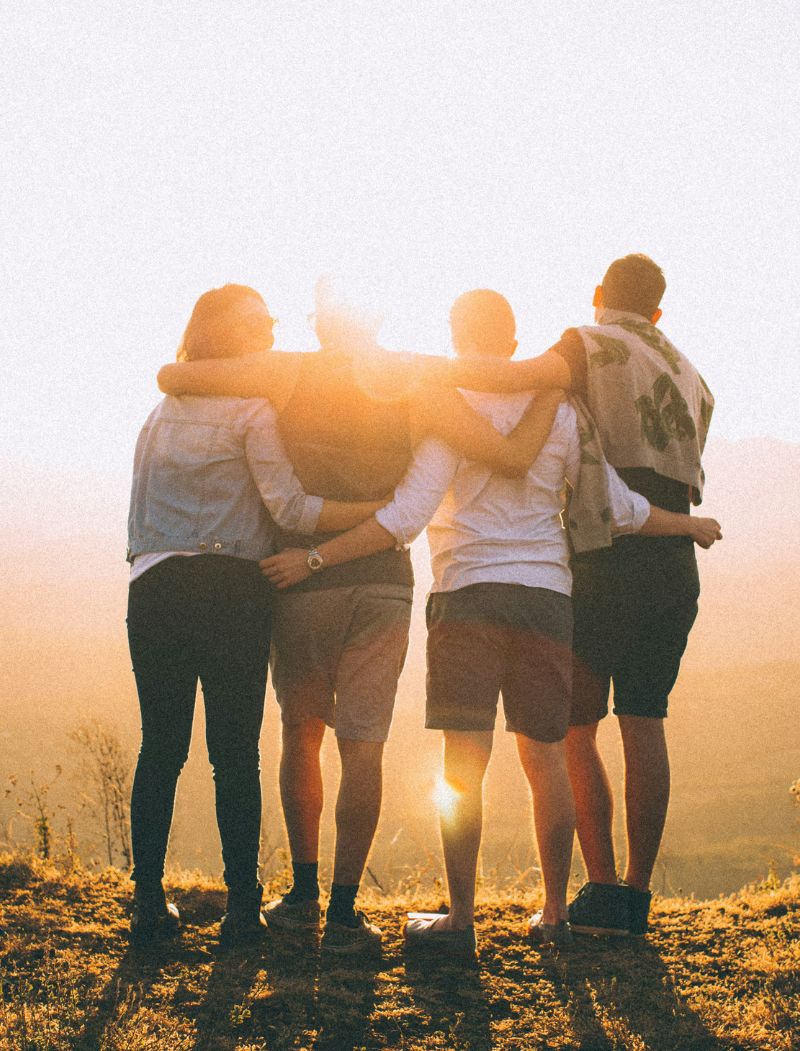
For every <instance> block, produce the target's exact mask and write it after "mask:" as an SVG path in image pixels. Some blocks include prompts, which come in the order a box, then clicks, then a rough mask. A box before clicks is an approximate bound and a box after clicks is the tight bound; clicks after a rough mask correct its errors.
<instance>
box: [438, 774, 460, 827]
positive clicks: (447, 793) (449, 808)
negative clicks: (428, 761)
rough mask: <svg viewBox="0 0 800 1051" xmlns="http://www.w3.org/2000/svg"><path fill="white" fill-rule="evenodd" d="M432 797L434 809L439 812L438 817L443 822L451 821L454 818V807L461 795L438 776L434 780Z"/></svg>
mask: <svg viewBox="0 0 800 1051" xmlns="http://www.w3.org/2000/svg"><path fill="white" fill-rule="evenodd" d="M432 795H433V801H434V803H435V804H436V809H437V810H438V811H439V816H440V817H441V818H442V819H443V820H445V821H452V820H453V818H454V817H455V813H456V806H457V804H458V801H459V799H460V798H461V793H460V792H459V791H458V790H457V789H455V788H453V786H452V785H451V784H450V782H449V781H446V780H445V779H444V777H442V776H439V777H437V778H436V783H435V785H434V788H433V793H432Z"/></svg>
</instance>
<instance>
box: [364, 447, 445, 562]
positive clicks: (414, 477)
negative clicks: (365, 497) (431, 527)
mask: <svg viewBox="0 0 800 1051" xmlns="http://www.w3.org/2000/svg"><path fill="white" fill-rule="evenodd" d="M457 467H458V456H457V455H456V454H455V453H454V452H453V451H452V450H451V449H450V448H449V447H448V446H446V445H444V444H443V443H442V442H439V441H436V440H435V439H432V438H429V439H426V440H425V441H424V442H421V443H420V445H419V446H418V447H417V449H416V451H415V453H414V459H413V460H412V461H411V466H410V467H409V468H408V471H407V472H406V474H405V475H404V477H403V478H402V479H401V481H400V482H399V484H398V486H397V488H396V489H395V491H394V498H393V499H392V500H391V502H390V503H388V504H387V505H386V506H385V507H382V508H381V509H380V510H379V511H377V512H376V514H375V519H376V521H377V522H378V524H379V525H381V526H383V528H384V529H385V530H386V531H387V532H388V533H391V534H392V536H393V537H394V538H395V540H396V541H397V545H398V547H406V546H407V545H408V544H410V543H411V542H412V541H413V540H415V539H416V538H417V537H418V536H419V534H420V533H421V532H422V530H423V529H424V528H425V526H426V525H427V524H428V522H430V520H431V518H433V515H434V513H435V511H436V508H437V507H438V506H439V504H440V503H441V502H442V499H443V497H444V495H445V493H446V492H447V490H448V489H449V488H450V485H451V483H452V481H453V478H454V477H455V473H456V468H457Z"/></svg>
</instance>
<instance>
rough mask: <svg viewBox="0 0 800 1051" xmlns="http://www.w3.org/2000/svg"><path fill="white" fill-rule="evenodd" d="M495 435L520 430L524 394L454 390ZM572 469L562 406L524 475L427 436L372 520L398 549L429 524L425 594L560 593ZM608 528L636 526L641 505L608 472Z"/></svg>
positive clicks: (566, 581)
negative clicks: (514, 589) (517, 589)
mask: <svg viewBox="0 0 800 1051" xmlns="http://www.w3.org/2000/svg"><path fill="white" fill-rule="evenodd" d="M462 393H463V395H464V397H465V398H466V399H467V401H468V402H469V403H470V404H471V405H472V407H473V408H474V409H475V410H476V411H477V412H480V413H481V414H482V415H483V416H485V417H486V418H487V419H488V420H489V421H490V422H491V423H492V425H493V426H494V427H495V428H496V429H497V430H498V431H499V432H500V433H501V434H509V433H510V432H511V431H512V430H513V429H514V427H516V425H517V424H518V423H519V421H520V419H521V418H522V416H523V414H524V412H525V410H526V409H527V408H528V406H529V404H530V402H531V400H532V398H533V395H531V394H528V393H522V394H479V393H474V392H471V391H469V392H462ZM579 464H580V440H579V437H578V426H577V420H576V416H575V410H574V409H573V408H572V406H571V405H570V404H569V403H567V402H563V403H562V404H561V405H560V406H559V408H558V411H557V412H556V418H555V421H554V423H553V427H552V430H551V432H550V436H549V438H548V440H547V442H546V443H545V445H544V448H543V449H542V451H541V452H540V454H539V456H538V457H537V459H536V461H535V463H534V464H533V466H532V467H531V468H530V470H529V471H528V473H527V474H526V475H525V477H524V478H507V477H505V476H504V475H499V474H493V473H492V471H491V470H490V469H489V468H488V467H485V466H484V465H482V464H479V463H474V462H472V461H469V460H465V459H463V458H462V457H460V456H458V454H457V453H455V452H453V450H452V449H450V448H449V447H448V446H446V445H444V444H443V443H442V442H440V441H436V440H434V439H427V440H426V441H424V442H422V443H420V445H419V446H418V448H417V450H416V452H415V455H414V459H413V461H412V463H411V466H410V467H409V470H408V472H407V474H406V475H405V477H404V478H403V480H402V481H401V483H400V484H399V485H398V487H397V489H396V490H395V495H394V499H393V500H392V501H391V503H389V504H387V505H386V507H384V508H381V510H380V511H378V513H377V514H376V516H375V517H376V518H377V520H378V522H379V523H380V524H381V525H382V526H383V528H384V529H386V530H387V531H388V532H389V533H391V534H392V536H394V537H395V539H396V540H397V542H398V544H400V545H406V544H409V543H411V541H412V540H413V539H414V538H415V537H416V536H417V535H418V534H419V533H421V532H422V530H423V529H424V528H425V526H426V524H427V523H429V522H430V524H429V525H428V544H429V546H430V552H431V567H432V569H433V588H432V590H433V591H456V590H458V589H459V588H463V587H467V586H468V585H470V584H482V583H497V584H522V585H525V586H527V587H537V588H547V589H549V590H551V591H558V592H561V593H562V594H564V595H569V594H571V592H572V574H571V572H570V569H569V547H568V544H567V535H566V532H565V530H564V528H563V527H562V524H561V511H562V509H563V506H564V482H565V481H568V482H570V484H574V482H575V480H576V478H577V475H578V468H579ZM608 471H609V473H608V488H609V497H610V502H611V514H612V519H613V523H612V530H613V532H614V533H616V534H619V533H631V532H637V531H638V530H639V529H641V527H642V525H643V524H644V522H645V521H646V520H647V517H648V515H649V514H650V504H649V503H648V501H647V500H646V499H645V498H644V497H643V496H641V495H640V494H639V493H634V492H633V491H632V490H630V489H629V488H628V487H627V486H626V485H625V483H624V482H623V481H622V479H621V478H620V477H619V475H618V474H617V473H616V471H615V470H614V469H613V468H612V467H609V469H608Z"/></svg>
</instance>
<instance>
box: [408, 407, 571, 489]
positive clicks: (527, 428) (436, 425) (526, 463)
mask: <svg viewBox="0 0 800 1051" xmlns="http://www.w3.org/2000/svg"><path fill="white" fill-rule="evenodd" d="M560 400H561V392H560V391H558V392H549V391H548V392H547V393H546V394H542V395H540V396H538V397H537V398H536V399H535V400H534V402H533V403H532V404H531V407H530V408H529V409H528V410H527V411H526V413H525V415H524V416H523V418H522V419H521V420H520V422H519V423H518V424H517V426H516V427H515V428H514V430H513V431H512V432H511V434H509V435H503V434H501V433H500V432H499V431H497V430H495V428H494V427H493V426H492V424H491V423H490V422H489V420H487V419H486V417H485V416H482V415H481V414H480V413H479V412H476V410H475V409H473V408H472V407H471V406H470V405H468V404H467V402H466V400H465V399H464V398H463V397H462V396H461V394H459V393H458V392H457V391H446V390H439V391H424V392H421V393H419V394H418V395H417V397H416V399H415V402H414V422H415V429H416V434H417V435H418V436H419V435H421V434H427V435H435V436H436V437H437V438H440V439H441V440H442V441H444V442H446V443H447V445H449V446H450V448H451V449H454V450H455V451H456V452H457V453H459V454H460V455H461V456H463V457H465V458H466V459H467V460H473V461H475V462H477V463H483V464H485V465H486V466H487V467H488V468H489V469H490V470H492V471H495V472H497V473H498V474H505V475H510V476H511V477H515V478H520V477H522V476H524V475H525V474H527V472H528V470H529V469H530V467H531V464H533V462H534V461H535V460H536V457H537V456H538V455H539V453H540V452H541V450H542V448H543V446H544V444H545V442H546V441H547V438H548V436H549V434H550V431H551V429H552V426H553V420H554V418H555V414H556V411H557V410H558V405H559V402H560Z"/></svg>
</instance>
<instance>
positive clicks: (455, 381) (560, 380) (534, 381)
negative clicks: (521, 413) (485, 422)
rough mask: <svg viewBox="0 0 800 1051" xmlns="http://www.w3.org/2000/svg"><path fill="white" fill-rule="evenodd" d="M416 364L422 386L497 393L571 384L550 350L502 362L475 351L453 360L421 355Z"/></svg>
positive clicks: (566, 370)
mask: <svg viewBox="0 0 800 1051" xmlns="http://www.w3.org/2000/svg"><path fill="white" fill-rule="evenodd" d="M416 367H417V369H418V370H419V378H420V380H421V382H422V383H423V384H425V385H430V384H436V385H440V386H445V387H461V388H463V389H464V390H482V391H494V392H496V393H498V394H516V393H518V392H519V391H524V390H553V389H556V388H560V389H565V390H566V389H569V388H570V386H571V385H572V377H571V375H570V371H569V365H567V362H566V361H565V360H564V358H563V357H562V356H561V354H559V353H558V352H557V351H555V350H552V349H551V350H546V351H545V352H544V354H540V355H539V356H538V357H536V358H527V359H526V360H523V361H505V360H502V359H498V358H486V357H484V356H483V355H477V354H476V355H469V356H463V357H459V358H455V359H453V358H439V357H435V356H434V355H431V354H424V355H423V354H421V355H419V358H418V361H417V365H416Z"/></svg>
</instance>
